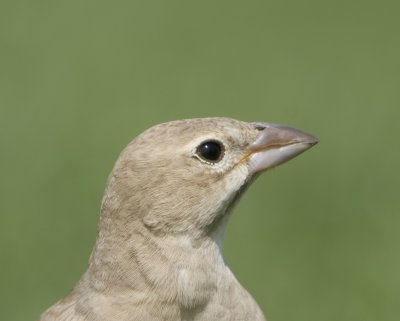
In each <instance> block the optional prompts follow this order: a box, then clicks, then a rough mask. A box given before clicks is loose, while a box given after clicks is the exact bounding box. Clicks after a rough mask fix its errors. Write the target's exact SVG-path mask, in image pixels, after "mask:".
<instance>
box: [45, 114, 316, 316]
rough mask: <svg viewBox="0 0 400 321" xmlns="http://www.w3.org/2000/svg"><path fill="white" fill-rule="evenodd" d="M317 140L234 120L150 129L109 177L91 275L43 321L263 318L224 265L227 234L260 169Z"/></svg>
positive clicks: (186, 122)
mask: <svg viewBox="0 0 400 321" xmlns="http://www.w3.org/2000/svg"><path fill="white" fill-rule="evenodd" d="M205 142H206V144H208V145H207V146H205V144H204V143H205ZM316 142H317V140H316V139H315V138H314V137H312V136H310V135H308V134H305V133H302V132H299V131H296V130H293V129H289V128H285V127H280V126H277V125H273V124H267V123H246V122H241V121H237V120H233V119H228V118H204V119H191V120H183V121H175V122H170V123H164V124H161V125H157V126H155V127H153V128H150V129H149V130H147V131H145V132H144V133H142V134H141V135H140V136H138V137H137V138H136V139H134V140H133V141H132V142H131V143H130V144H129V145H128V146H127V147H126V148H125V150H124V151H123V152H122V153H121V155H120V157H119V159H118V160H117V162H116V164H115V167H114V169H113V171H112V172H111V174H110V177H109V179H108V183H107V188H106V191H105V194H104V198H103V202H102V206H101V215H100V222H99V226H98V235H97V240H96V244H95V246H94V248H93V252H92V254H91V256H90V259H89V266H88V269H87V271H86V272H85V273H84V274H83V276H82V277H81V279H80V280H79V282H78V284H77V285H76V286H75V287H74V289H73V290H72V292H71V293H70V294H68V295H67V296H66V297H65V298H64V299H62V300H61V301H59V302H57V303H56V304H55V305H53V306H52V307H50V308H49V309H48V310H47V311H45V312H44V313H43V314H42V316H41V317H40V319H39V320H40V321H54V320H57V321H58V320H59V321H61V320H69V321H83V320H85V321H89V320H90V321H116V320H118V321H159V320H160V321H161V320H165V321H179V320H186V321H189V320H198V321H213V320H219V321H223V320H248V321H259V320H260V321H261V320H265V319H264V316H263V313H262V312H261V310H260V308H259V307H258V306H257V304H256V303H255V301H254V300H253V298H252V297H251V296H250V295H249V294H248V293H247V291H246V290H245V289H244V288H243V287H242V286H241V285H240V284H239V282H238V281H237V280H236V278H235V277H234V276H233V274H232V273H231V271H230V270H229V268H228V267H227V266H226V265H225V263H224V260H223V257H222V254H221V241H222V237H223V232H224V229H225V226H226V222H227V219H228V217H229V214H230V212H231V209H232V207H233V205H234V203H235V201H236V200H237V199H238V197H239V195H240V194H241V192H242V191H244V189H245V188H246V187H247V186H248V185H249V183H250V182H251V181H252V179H253V178H254V177H255V176H256V174H257V173H259V172H261V171H263V170H265V169H267V168H270V167H273V166H276V165H278V164H280V163H282V162H284V161H286V160H288V159H290V158H292V157H294V156H296V155H297V154H299V153H301V152H302V151H304V150H306V149H307V148H309V147H310V146H312V145H313V144H315V143H316ZM199 146H200V147H199ZM210 150H211V151H210ZM204 155H206V157H204ZM217 156H219V158H218V159H217ZM211 158H212V159H211Z"/></svg>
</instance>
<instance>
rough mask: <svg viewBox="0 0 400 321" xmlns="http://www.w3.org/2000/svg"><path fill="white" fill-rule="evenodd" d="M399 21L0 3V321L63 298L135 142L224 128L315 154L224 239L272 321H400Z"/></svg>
mask: <svg viewBox="0 0 400 321" xmlns="http://www.w3.org/2000/svg"><path fill="white" fill-rule="evenodd" d="M399 9H400V7H399V5H397V4H396V2H395V1H393V2H389V1H316V0H315V1H295V0H292V1H253V0H251V1H119V0H118V1H94V0H88V1H77V0H72V1H57V0H52V1H50V0H48V1H42V0H36V1H27V0H26V1H21V0H12V1H11V0H2V1H1V3H0V112H1V114H0V144H1V145H0V146H1V157H0V171H1V177H0V195H1V201H0V246H1V248H0V253H1V256H0V260H1V261H0V263H1V264H0V269H1V270H0V272H1V273H0V319H1V320H4V321H24V320H35V318H36V317H37V316H39V314H40V313H41V312H42V311H43V310H44V309H45V308H46V307H48V306H49V305H51V304H52V303H54V302H55V301H56V300H57V299H59V298H60V297H61V296H63V295H64V294H65V293H66V292H67V291H68V290H69V289H70V288H71V287H72V286H73V285H74V284H75V282H76V281H77V279H78V278H79V276H80V275H81V273H82V272H83V271H84V270H85V267H86V263H87V259H88V256H89V254H90V251H91V247H92V245H93V242H94V239H95V232H96V224H97V219H98V211H99V206H100V201H101V197H102V193H103V189H104V185H105V180H106V177H107V175H108V173H109V171H110V170H111V168H112V166H113V163H114V161H115V159H116V157H117V156H118V154H119V152H120V151H121V149H122V148H123V147H124V146H125V145H126V144H127V143H128V142H129V141H130V140H131V139H132V138H133V137H134V136H136V135H137V134H139V133H140V132H142V131H143V130H144V129H146V128H148V127H150V126H152V125H154V124H157V123H159V122H165V121H168V120H173V119H181V118H192V117H206V116H229V117H233V118H238V119H241V120H246V121H270V122H276V123H284V124H287V125H290V126H293V127H298V128H301V129H303V130H306V131H309V132H310V133H313V134H315V135H316V136H318V137H319V138H320V139H321V142H320V144H319V145H317V146H316V147H314V148H313V149H312V150H310V151H308V152H307V153H305V154H304V155H302V156H300V157H299V158H297V159H295V160H293V161H291V162H289V163H288V164H286V165H284V166H282V167H280V168H278V169H275V170H273V171H270V172H269V173H267V174H264V175H263V176H262V177H260V178H259V179H258V180H257V181H256V182H255V184H254V186H252V187H251V188H250V190H249V191H248V192H247V194H246V195H245V197H244V198H243V199H242V201H241V203H240V204H239V206H238V207H237V209H236V211H235V213H234V216H233V218H232V220H231V223H230V226H229V228H228V231H227V235H226V239H225V243H224V250H225V256H226V260H227V262H228V263H229V265H230V267H231V269H232V270H233V271H234V273H235V274H236V276H237V277H238V279H239V280H240V281H241V283H242V284H243V285H244V286H245V287H246V288H247V289H248V290H249V291H250V293H252V294H253V296H254V297H255V298H256V300H257V301H258V302H259V304H260V306H261V307H262V309H263V310H264V311H265V313H266V315H267V316H268V318H269V320H270V321H292V320H293V321H314V320H315V321H321V320H335V321H349V320H351V321H358V320H359V321H372V320H376V321H397V320H399V315H400V250H399V249H400V210H399V205H400V201H399V199H400V194H399V183H400V175H399V162H400V148H399V129H400V126H399V116H400V111H399V105H400V88H399V87H400V86H399V85H400V36H399V34H400V22H399Z"/></svg>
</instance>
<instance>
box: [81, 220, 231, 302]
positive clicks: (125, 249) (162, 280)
mask: <svg viewBox="0 0 400 321" xmlns="http://www.w3.org/2000/svg"><path fill="white" fill-rule="evenodd" d="M226 220H227V218H226V219H223V220H222V221H221V222H219V224H218V227H216V228H214V229H213V230H211V231H209V233H208V234H207V235H205V236H202V237H199V238H197V239H193V238H192V236H191V235H189V233H181V234H173V235H169V234H168V235H162V234H154V233H152V232H151V231H149V230H148V229H147V228H145V227H144V226H143V225H140V224H133V225H132V226H130V227H129V226H126V229H125V231H121V230H119V231H115V230H113V231H112V230H111V229H110V230H107V229H106V230H104V229H101V230H100V231H99V234H98V238H97V240H96V244H95V246H94V249H93V252H92V254H91V257H90V261H89V267H88V271H87V272H86V274H85V275H84V277H83V278H82V280H81V282H83V283H84V284H85V285H88V288H90V289H92V291H93V292H97V293H102V294H104V293H110V294H111V293H112V292H118V293H127V294H128V293H131V294H132V292H140V293H147V294H146V295H149V296H155V297H156V299H157V300H159V301H166V302H178V303H179V304H180V305H181V306H182V307H195V306H201V305H203V304H206V303H207V301H208V300H209V299H210V298H211V297H212V294H213V293H215V292H216V290H217V288H218V286H219V283H220V282H222V280H223V278H224V276H225V275H227V274H226V270H227V269H228V268H227V267H226V265H225V263H224V260H223V257H222V253H221V243H222V237H223V233H224V230H225V226H226Z"/></svg>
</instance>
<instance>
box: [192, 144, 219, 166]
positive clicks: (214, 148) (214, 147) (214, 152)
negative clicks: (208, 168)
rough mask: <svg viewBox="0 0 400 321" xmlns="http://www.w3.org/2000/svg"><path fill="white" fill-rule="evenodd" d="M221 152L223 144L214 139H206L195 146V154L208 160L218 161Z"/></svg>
mask: <svg viewBox="0 0 400 321" xmlns="http://www.w3.org/2000/svg"><path fill="white" fill-rule="evenodd" d="M223 154H224V147H223V145H222V144H221V143H220V142H217V141H215V140H207V141H205V142H203V143H201V144H200V145H199V146H198V147H197V155H199V156H200V157H201V158H202V159H204V160H205V161H208V162H213V163H217V162H219V161H220V160H221V159H222V156H223Z"/></svg>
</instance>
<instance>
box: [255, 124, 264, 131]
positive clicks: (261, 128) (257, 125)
mask: <svg viewBox="0 0 400 321" xmlns="http://www.w3.org/2000/svg"><path fill="white" fill-rule="evenodd" d="M252 125H253V126H254V128H255V129H257V130H259V131H263V130H264V129H265V128H267V127H266V126H265V125H263V124H261V123H252Z"/></svg>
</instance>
